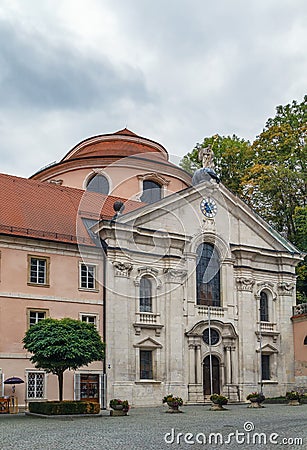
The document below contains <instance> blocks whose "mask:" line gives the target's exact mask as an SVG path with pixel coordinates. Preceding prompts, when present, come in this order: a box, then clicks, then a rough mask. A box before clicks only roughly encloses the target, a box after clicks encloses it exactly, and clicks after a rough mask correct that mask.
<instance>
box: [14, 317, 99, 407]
mask: <svg viewBox="0 0 307 450" xmlns="http://www.w3.org/2000/svg"><path fill="white" fill-rule="evenodd" d="M23 344H24V348H25V349H27V350H28V351H29V352H31V353H32V354H33V355H32V356H31V358H30V360H31V361H32V362H33V363H34V364H35V367H37V368H39V369H44V370H45V371H46V372H47V373H53V374H54V375H57V377H58V384H59V400H60V401H62V400H63V374H64V372H65V370H67V369H72V370H76V369H78V368H79V367H81V366H87V365H88V364H90V363H91V362H93V361H100V360H102V359H103V358H104V344H103V342H102V341H101V338H100V335H99V333H98V331H97V330H96V328H95V326H94V325H93V324H89V323H86V322H81V321H79V320H74V319H69V318H65V319H59V320H58V319H44V320H41V321H39V322H38V323H37V324H35V325H32V326H31V327H30V328H29V329H28V331H27V332H26V334H25V337H24V339H23Z"/></svg>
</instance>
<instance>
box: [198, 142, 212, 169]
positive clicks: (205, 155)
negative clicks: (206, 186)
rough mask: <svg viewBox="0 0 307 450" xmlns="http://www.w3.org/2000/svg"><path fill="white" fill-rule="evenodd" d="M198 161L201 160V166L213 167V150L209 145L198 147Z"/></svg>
mask: <svg viewBox="0 0 307 450" xmlns="http://www.w3.org/2000/svg"><path fill="white" fill-rule="evenodd" d="M198 161H202V165H203V168H207V169H213V168H214V163H213V151H212V147H211V145H208V147H205V148H200V149H199V150H198Z"/></svg>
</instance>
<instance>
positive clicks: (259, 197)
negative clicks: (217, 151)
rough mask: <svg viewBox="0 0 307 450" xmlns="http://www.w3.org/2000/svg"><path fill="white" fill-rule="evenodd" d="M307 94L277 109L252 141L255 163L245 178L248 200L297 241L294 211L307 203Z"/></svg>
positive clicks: (243, 184)
mask: <svg viewBox="0 0 307 450" xmlns="http://www.w3.org/2000/svg"><path fill="white" fill-rule="evenodd" d="M306 133H307V96H305V97H304V100H303V102H302V103H297V102H296V101H293V102H292V104H288V105H286V106H278V107H277V108H276V116H275V117H274V118H273V119H271V118H270V119H268V121H267V123H266V125H265V128H264V130H263V132H262V133H261V134H260V135H259V136H258V137H257V138H256V140H255V141H254V142H253V144H252V149H253V152H254V162H253V165H252V167H251V168H250V170H248V171H247V172H246V173H245V174H244V176H243V178H242V180H241V185H242V190H243V196H244V198H245V200H246V201H247V202H248V203H249V204H250V206H252V207H253V208H254V209H255V210H256V211H257V212H258V213H259V214H261V215H262V217H264V219H266V220H267V221H268V222H269V223H270V224H271V225H272V226H274V227H275V228H276V229H277V230H278V231H280V232H283V233H284V234H285V235H286V236H287V237H288V239H290V240H291V241H292V242H295V235H296V227H295V223H294V213H295V209H296V207H298V206H305V205H306V204H307V170H306V169H307V145H306Z"/></svg>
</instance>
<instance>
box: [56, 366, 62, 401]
mask: <svg viewBox="0 0 307 450" xmlns="http://www.w3.org/2000/svg"><path fill="white" fill-rule="evenodd" d="M57 375H58V382H59V400H60V402H61V401H63V372H59V373H58V374H57Z"/></svg>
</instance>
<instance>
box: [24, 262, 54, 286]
mask: <svg viewBox="0 0 307 450" xmlns="http://www.w3.org/2000/svg"><path fill="white" fill-rule="evenodd" d="M28 280H29V281H28V283H29V284H36V285H40V286H49V258H41V257H36V256H28Z"/></svg>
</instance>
